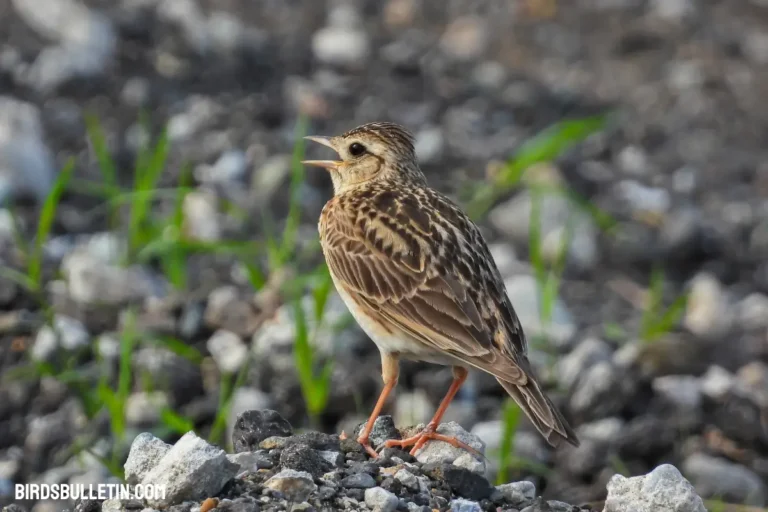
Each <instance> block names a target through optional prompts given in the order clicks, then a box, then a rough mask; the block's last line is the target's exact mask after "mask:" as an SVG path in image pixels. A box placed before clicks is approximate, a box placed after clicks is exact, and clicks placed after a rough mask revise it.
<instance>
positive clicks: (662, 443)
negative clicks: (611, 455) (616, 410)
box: [618, 415, 677, 459]
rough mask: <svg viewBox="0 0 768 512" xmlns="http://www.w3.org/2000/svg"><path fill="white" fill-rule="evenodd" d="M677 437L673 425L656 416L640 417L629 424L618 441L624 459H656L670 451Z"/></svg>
mask: <svg viewBox="0 0 768 512" xmlns="http://www.w3.org/2000/svg"><path fill="white" fill-rule="evenodd" d="M676 437H677V432H676V430H675V428H674V426H673V425H672V424H670V423H669V422H668V421H665V420H663V419H661V418H658V417H656V416H650V415H646V416H640V417H638V418H634V419H632V420H631V421H629V422H627V424H626V425H625V426H624V428H623V429H622V430H621V434H620V435H619V439H618V452H619V456H620V457H622V458H623V459H632V458H643V457H656V456H661V455H664V454H665V452H667V451H668V450H670V449H671V448H672V447H673V446H674V444H675V440H676Z"/></svg>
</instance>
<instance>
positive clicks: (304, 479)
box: [264, 469, 317, 503]
mask: <svg viewBox="0 0 768 512" xmlns="http://www.w3.org/2000/svg"><path fill="white" fill-rule="evenodd" d="M264 485H266V486H267V487H268V488H270V489H273V490H275V491H280V492H281V493H283V495H284V496H285V497H286V499H288V500H289V501H291V502H293V503H301V502H303V501H304V500H306V499H307V498H309V495H310V494H312V493H313V492H314V491H315V490H316V489H317V486H316V485H315V482H314V480H313V478H312V475H310V474H309V473H307V472H306V471H295V470H293V469H284V470H282V471H281V472H279V473H278V474H276V475H275V476H273V477H272V478H270V479H269V480H267V481H266V483H265V484H264Z"/></svg>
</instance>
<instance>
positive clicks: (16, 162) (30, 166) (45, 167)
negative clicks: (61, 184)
mask: <svg viewBox="0 0 768 512" xmlns="http://www.w3.org/2000/svg"><path fill="white" fill-rule="evenodd" d="M17 3H21V2H17ZM54 165H55V164H54V159H53V153H52V152H51V150H50V149H49V148H48V146H47V144H46V143H45V134H44V133H43V124H42V119H41V117H40V110H39V109H38V108H37V107H36V106H35V105H33V104H31V103H26V102H23V101H19V100H17V99H16V98H12V97H10V96H0V202H3V201H4V200H5V199H7V198H9V197H12V196H16V195H31V196H32V197H34V198H35V199H36V200H37V201H43V200H44V199H45V198H46V196H47V195H48V193H49V191H50V190H51V187H52V186H53V181H54ZM6 211H7V210H6Z"/></svg>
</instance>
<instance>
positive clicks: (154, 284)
mask: <svg viewBox="0 0 768 512" xmlns="http://www.w3.org/2000/svg"><path fill="white" fill-rule="evenodd" d="M61 270H62V272H63V274H64V277H65V279H66V281H67V292H68V293H69V296H70V297H72V299H74V300H75V301H76V302H79V303H82V304H109V305H119V304H124V303H127V302H130V301H137V300H140V299H144V298H146V297H148V296H159V295H162V294H163V293H164V287H163V286H161V285H160V283H159V282H158V280H157V279H156V278H152V277H151V276H150V274H149V273H148V272H147V271H146V270H144V269H142V268H141V267H138V266H134V267H127V268H123V267H120V266H118V265H116V264H110V263H107V262H105V261H104V260H103V259H102V258H101V257H99V256H98V255H96V254H94V253H93V252H92V250H91V249H87V248H85V247H84V248H82V249H76V250H75V251H74V252H72V253H71V254H69V255H68V256H67V257H66V258H64V261H63V262H62V264H61Z"/></svg>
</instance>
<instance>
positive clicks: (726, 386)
mask: <svg viewBox="0 0 768 512" xmlns="http://www.w3.org/2000/svg"><path fill="white" fill-rule="evenodd" d="M734 384H735V379H734V377H733V375H732V374H731V372H729V371H728V370H726V369H725V368H723V367H721V366H717V365H712V366H710V367H709V368H708V369H707V372H706V373H705V374H704V375H702V376H701V391H702V393H704V394H705V395H706V396H708V397H710V398H713V399H715V400H717V399H719V398H722V397H723V396H725V395H726V394H727V393H728V392H729V391H730V390H731V389H733V386H734Z"/></svg>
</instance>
